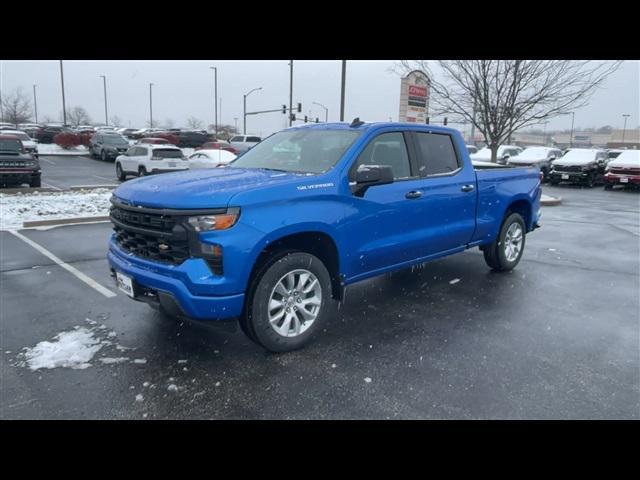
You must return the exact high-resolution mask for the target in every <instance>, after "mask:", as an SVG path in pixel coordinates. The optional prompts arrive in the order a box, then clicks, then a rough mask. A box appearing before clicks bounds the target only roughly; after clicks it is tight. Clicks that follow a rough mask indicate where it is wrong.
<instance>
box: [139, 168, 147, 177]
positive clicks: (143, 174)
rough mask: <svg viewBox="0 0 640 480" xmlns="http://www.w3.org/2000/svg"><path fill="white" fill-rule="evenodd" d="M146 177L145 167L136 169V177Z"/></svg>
mask: <svg viewBox="0 0 640 480" xmlns="http://www.w3.org/2000/svg"><path fill="white" fill-rule="evenodd" d="M147 175H149V174H148V173H147V169H146V168H145V167H139V168H138V176H139V177H146V176H147Z"/></svg>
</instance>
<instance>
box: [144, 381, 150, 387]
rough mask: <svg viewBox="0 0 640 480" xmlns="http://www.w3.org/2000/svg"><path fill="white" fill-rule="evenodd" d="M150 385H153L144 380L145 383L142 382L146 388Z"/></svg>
mask: <svg viewBox="0 0 640 480" xmlns="http://www.w3.org/2000/svg"><path fill="white" fill-rule="evenodd" d="M149 385H151V384H150V383H149V382H144V383H143V384H142V386H143V387H145V388H146V387H148V386H149Z"/></svg>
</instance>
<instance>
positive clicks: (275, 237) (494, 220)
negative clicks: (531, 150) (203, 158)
mask: <svg viewBox="0 0 640 480" xmlns="http://www.w3.org/2000/svg"><path fill="white" fill-rule="evenodd" d="M540 183H541V175H540V171H539V170H538V169H537V168H535V167H528V168H517V167H509V166H495V165H487V164H483V165H481V166H476V167H474V165H472V163H471V161H470V160H469V155H468V153H467V150H466V148H465V144H464V141H463V138H462V136H461V135H460V133H459V132H458V131H457V130H454V129H450V128H442V127H436V126H431V125H417V124H408V123H406V124H405V123H390V122H386V123H383V122H380V123H365V122H361V121H359V120H358V119H356V120H354V121H353V122H352V123H351V124H349V123H326V124H313V125H304V126H299V127H293V128H289V129H286V130H283V131H281V132H278V133H275V134H273V135H271V136H270V137H268V138H266V139H265V140H263V141H262V142H261V143H259V144H257V145H256V146H255V147H253V148H252V149H251V150H249V151H248V152H246V153H244V154H243V155H241V156H239V157H238V158H237V159H236V160H234V162H233V163H231V164H230V165H229V166H227V167H224V168H215V169H208V170H190V171H183V172H176V173H169V174H163V175H157V176H149V177H144V178H139V179H136V180H132V181H129V182H126V183H123V184H122V185H120V186H119V187H118V188H117V189H116V190H115V192H114V194H113V197H112V199H111V202H112V208H111V212H110V216H111V220H112V222H113V225H114V233H113V235H112V237H111V239H110V243H109V252H108V260H109V264H110V268H111V273H112V276H113V277H114V279H115V281H116V283H117V285H118V287H119V288H120V289H121V290H123V291H124V292H125V293H127V294H128V295H129V296H130V297H132V298H133V299H135V300H138V301H143V302H147V303H149V304H150V305H151V306H153V307H155V308H159V309H161V310H163V311H164V312H167V313H169V314H172V315H175V316H184V317H188V318H193V319H200V320H214V319H215V320H221V319H234V320H235V319H238V320H239V323H240V326H241V328H242V330H243V331H244V332H245V333H246V334H247V336H248V337H250V338H251V339H252V340H253V341H255V342H256V343H258V344H260V345H262V346H263V347H264V348H266V349H267V350H270V351H274V352H283V351H288V350H293V349H296V348H300V347H301V346H303V345H305V344H306V343H307V342H308V341H309V340H310V339H311V338H312V336H313V335H314V333H316V332H317V331H318V330H321V329H322V325H323V324H324V323H325V322H326V320H327V316H329V315H331V314H332V311H335V310H333V307H334V306H335V304H336V303H335V302H339V301H340V300H341V299H342V298H343V295H344V289H345V287H346V286H347V285H349V284H352V283H354V282H358V281H360V280H364V279H367V278H370V277H373V276H376V275H380V274H382V273H385V272H390V271H393V270H397V269H402V268H406V267H409V266H412V265H415V264H420V263H424V262H427V261H429V260H433V259H436V258H440V257H444V256H446V255H451V254H454V253H458V252H462V251H463V250H465V249H468V248H472V247H479V248H480V249H481V250H482V251H483V252H484V258H485V260H486V263H487V264H488V265H489V267H491V268H492V269H494V270H496V271H507V270H511V269H512V268H514V267H515V266H516V265H517V264H518V262H519V261H520V258H521V256H522V253H523V249H524V245H525V235H526V234H527V233H529V232H531V231H533V230H534V229H535V228H537V227H538V222H539V219H540V195H541V189H540Z"/></svg>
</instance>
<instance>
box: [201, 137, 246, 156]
mask: <svg viewBox="0 0 640 480" xmlns="http://www.w3.org/2000/svg"><path fill="white" fill-rule="evenodd" d="M200 150H227V151H228V152H231V153H233V154H234V155H237V154H238V153H240V152H239V151H238V150H237V149H236V148H235V147H232V146H231V145H230V144H229V143H227V142H225V141H223V140H218V141H217V142H207V143H203V144H202V145H201V146H199V147H196V151H200Z"/></svg>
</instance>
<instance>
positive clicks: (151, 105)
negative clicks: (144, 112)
mask: <svg viewBox="0 0 640 480" xmlns="http://www.w3.org/2000/svg"><path fill="white" fill-rule="evenodd" d="M151 87H153V83H150V84H149V128H153V96H152V93H151V92H152V90H151Z"/></svg>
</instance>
